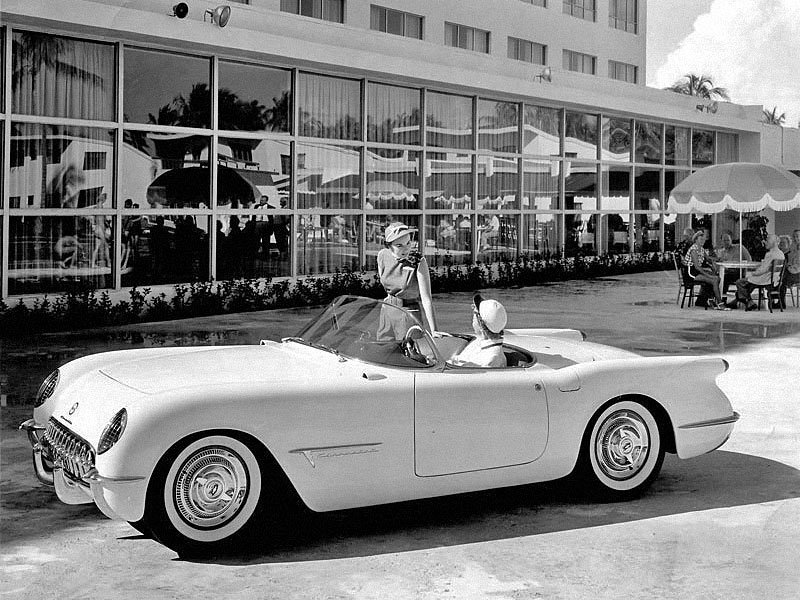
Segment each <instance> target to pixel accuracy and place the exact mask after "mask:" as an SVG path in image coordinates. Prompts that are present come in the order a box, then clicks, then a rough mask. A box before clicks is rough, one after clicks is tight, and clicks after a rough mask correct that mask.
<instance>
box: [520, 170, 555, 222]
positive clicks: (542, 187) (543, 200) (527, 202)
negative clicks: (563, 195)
mask: <svg viewBox="0 0 800 600" xmlns="http://www.w3.org/2000/svg"><path fill="white" fill-rule="evenodd" d="M562 164H563V163H561V162H560V161H559V160H558V159H552V160H535V159H530V158H526V159H523V161H522V169H523V171H522V177H523V179H522V208H523V209H525V210H528V209H535V210H558V209H559V208H561V199H560V197H559V170H560V169H561V165H562Z"/></svg>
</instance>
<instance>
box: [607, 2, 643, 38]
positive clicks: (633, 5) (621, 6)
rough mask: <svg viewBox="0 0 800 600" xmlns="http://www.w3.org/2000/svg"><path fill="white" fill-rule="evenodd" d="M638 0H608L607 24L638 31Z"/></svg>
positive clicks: (630, 31) (616, 27)
mask: <svg viewBox="0 0 800 600" xmlns="http://www.w3.org/2000/svg"><path fill="white" fill-rule="evenodd" d="M638 21H639V0H609V1H608V25H609V27H613V28H614V29H620V30H622V31H627V32H628V33H638Z"/></svg>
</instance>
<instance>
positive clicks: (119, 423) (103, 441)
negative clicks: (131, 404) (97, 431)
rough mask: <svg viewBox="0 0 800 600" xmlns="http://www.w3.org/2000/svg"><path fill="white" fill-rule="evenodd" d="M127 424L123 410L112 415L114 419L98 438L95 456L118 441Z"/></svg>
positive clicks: (126, 416) (125, 411) (126, 412)
mask: <svg viewBox="0 0 800 600" xmlns="http://www.w3.org/2000/svg"><path fill="white" fill-rule="evenodd" d="M127 424H128V411H127V410H125V409H124V408H123V409H122V410H120V411H119V412H118V413H117V414H115V415H114V418H113V419H111V421H109V422H108V425H106V427H105V429H103V433H102V435H101V436H100V443H99V444H98V445H97V454H102V453H103V452H106V451H107V450H110V449H111V447H112V446H113V445H114V444H116V443H117V442H118V441H119V438H120V437H122V434H123V432H124V431H125V426H126V425H127Z"/></svg>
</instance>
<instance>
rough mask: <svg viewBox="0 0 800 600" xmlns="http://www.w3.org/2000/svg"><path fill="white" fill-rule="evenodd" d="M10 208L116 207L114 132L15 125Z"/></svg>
mask: <svg viewBox="0 0 800 600" xmlns="http://www.w3.org/2000/svg"><path fill="white" fill-rule="evenodd" d="M9 158H10V162H11V165H10V166H11V169H10V174H9V181H8V194H9V207H10V208H21V209H31V208H37V209H38V208H41V209H47V208H112V207H113V206H114V204H113V195H114V194H113V191H114V132H113V131H110V130H108V129H95V128H90V127H67V126H63V125H35V124H33V123H14V124H13V125H12V127H11V152H10V157H9Z"/></svg>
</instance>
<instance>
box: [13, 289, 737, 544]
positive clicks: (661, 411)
mask: <svg viewBox="0 0 800 600" xmlns="http://www.w3.org/2000/svg"><path fill="white" fill-rule="evenodd" d="M387 322H391V323H392V324H393V325H394V326H393V327H388V328H387V326H386V324H387ZM398 323H405V324H406V325H407V327H406V326H405V325H404V326H403V329H402V330H403V331H406V333H405V335H404V336H402V338H403V339H396V338H395V337H394V336H393V335H391V334H388V335H387V333H386V332H387V331H392V330H397V324H398ZM470 339H471V336H467V335H453V336H444V337H437V338H436V339H434V338H431V337H430V335H429V334H428V333H427V332H426V331H424V330H423V329H422V328H421V327H420V326H419V324H418V323H417V321H416V320H415V319H414V317H412V316H411V315H410V314H409V313H407V312H406V311H405V310H404V309H402V308H397V307H394V306H390V305H388V304H385V303H383V302H380V301H377V300H372V299H368V298H361V297H353V296H343V297H340V298H338V299H336V300H335V301H334V302H333V303H332V304H331V305H330V306H329V307H328V308H327V309H325V310H324V311H323V312H322V313H321V314H320V315H319V316H318V317H317V318H316V319H314V320H313V321H312V322H311V323H310V324H309V325H308V326H307V327H305V328H304V329H303V330H302V331H301V332H300V333H299V334H298V336H297V337H292V338H286V339H284V340H282V341H281V342H271V341H263V342H261V344H260V345H258V346H227V347H192V348H157V349H141V350H123V351H117V352H107V353H101V354H95V355H92V356H87V357H84V358H80V359H77V360H74V361H72V362H69V363H67V364H65V365H64V366H62V367H60V368H59V369H58V370H56V371H54V372H53V373H52V374H50V375H49V376H48V377H47V379H46V380H45V381H44V383H43V384H42V386H41V388H40V390H39V393H38V395H37V398H36V401H35V408H34V413H33V419H31V420H29V421H26V422H25V423H23V424H22V425H21V428H22V429H25V430H27V432H28V435H29V437H30V439H31V442H32V444H33V455H34V456H33V458H34V465H35V470H36V474H37V476H38V477H39V479H40V480H41V481H43V482H44V483H49V484H50V485H54V486H55V490H56V493H57V494H58V497H59V498H60V499H61V500H62V501H63V502H65V503H68V504H76V503H89V502H95V503H96V504H97V506H98V507H100V509H101V510H102V511H103V513H105V514H106V515H108V516H109V517H110V518H112V519H123V520H126V521H129V522H130V523H131V524H132V525H134V527H136V528H137V529H139V530H140V531H145V532H147V533H148V534H150V535H152V536H153V537H155V538H156V539H157V540H159V541H161V542H162V543H164V544H166V545H167V546H169V547H171V548H173V549H175V550H177V551H178V552H180V553H186V554H188V553H197V552H200V553H203V552H213V551H216V550H218V549H220V548H221V547H223V546H226V547H230V546H231V545H232V544H234V543H235V542H237V541H239V540H240V539H241V538H243V536H244V535H245V534H247V533H252V532H254V531H256V532H258V534H259V538H261V539H263V538H265V537H267V538H269V536H270V535H271V534H272V533H275V534H276V535H277V533H278V532H279V530H280V528H281V526H283V525H284V524H285V523H286V522H287V521H286V518H285V517H286V515H285V514H284V513H285V512H286V510H287V508H288V507H290V506H292V505H293V502H292V501H296V500H297V499H298V498H299V499H300V500H301V501H302V502H303V503H304V504H305V505H306V506H307V507H308V508H310V509H312V510H314V511H331V510H337V509H345V508H352V507H359V506H368V505H375V504H381V503H389V502H397V501H403V500H412V499H416V498H428V497H433V496H442V495H446V494H457V493H461V492H468V491H473V490H484V489H488V488H497V487H503V486H514V485H519V484H526V483H532V482H541V481H546V480H552V479H557V478H561V477H564V476H566V475H569V474H573V475H574V476H575V477H576V478H578V479H579V481H580V482H581V485H585V486H586V487H587V489H591V490H593V491H594V492H596V493H598V494H600V495H602V496H603V497H606V498H608V497H610V498H613V499H622V498H627V497H632V496H634V495H636V494H638V493H640V492H642V491H643V490H644V489H645V488H646V487H647V486H648V485H649V484H650V482H651V481H653V479H654V478H655V477H656V476H657V474H658V472H659V470H660V468H661V464H662V461H663V459H664V453H665V452H671V453H677V455H678V456H680V457H681V458H689V457H692V456H697V455H699V454H703V453H706V452H711V451H712V450H714V449H716V448H718V447H719V446H721V445H722V444H723V443H725V441H726V440H727V439H728V437H729V436H730V434H731V431H732V430H733V426H734V423H735V422H736V420H737V419H738V417H739V415H738V414H737V413H735V412H734V411H733V409H732V408H731V404H730V402H729V401H728V398H727V397H726V396H725V394H723V392H722V391H721V390H720V389H719V387H717V385H716V381H715V380H716V378H717V377H718V376H719V375H720V374H722V373H724V372H725V371H726V370H727V368H728V364H727V362H726V361H725V360H723V359H721V358H713V357H688V356H675V357H665V358H644V357H640V356H638V355H636V354H633V353H630V352H626V351H623V350H619V349H616V348H612V347H609V346H603V345H599V344H593V343H590V342H586V341H584V336H583V334H582V333H581V332H579V331H575V330H568V329H567V330H565V329H547V330H546V329H510V330H506V332H505V343H504V351H505V354H506V357H507V363H508V364H507V367H505V368H474V367H463V366H455V365H453V364H451V363H449V362H448V359H449V358H451V357H453V356H454V355H455V354H456V353H457V352H458V351H459V350H460V349H461V348H463V347H464V346H465V345H466V344H467V342H468V341H469V340H470Z"/></svg>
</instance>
